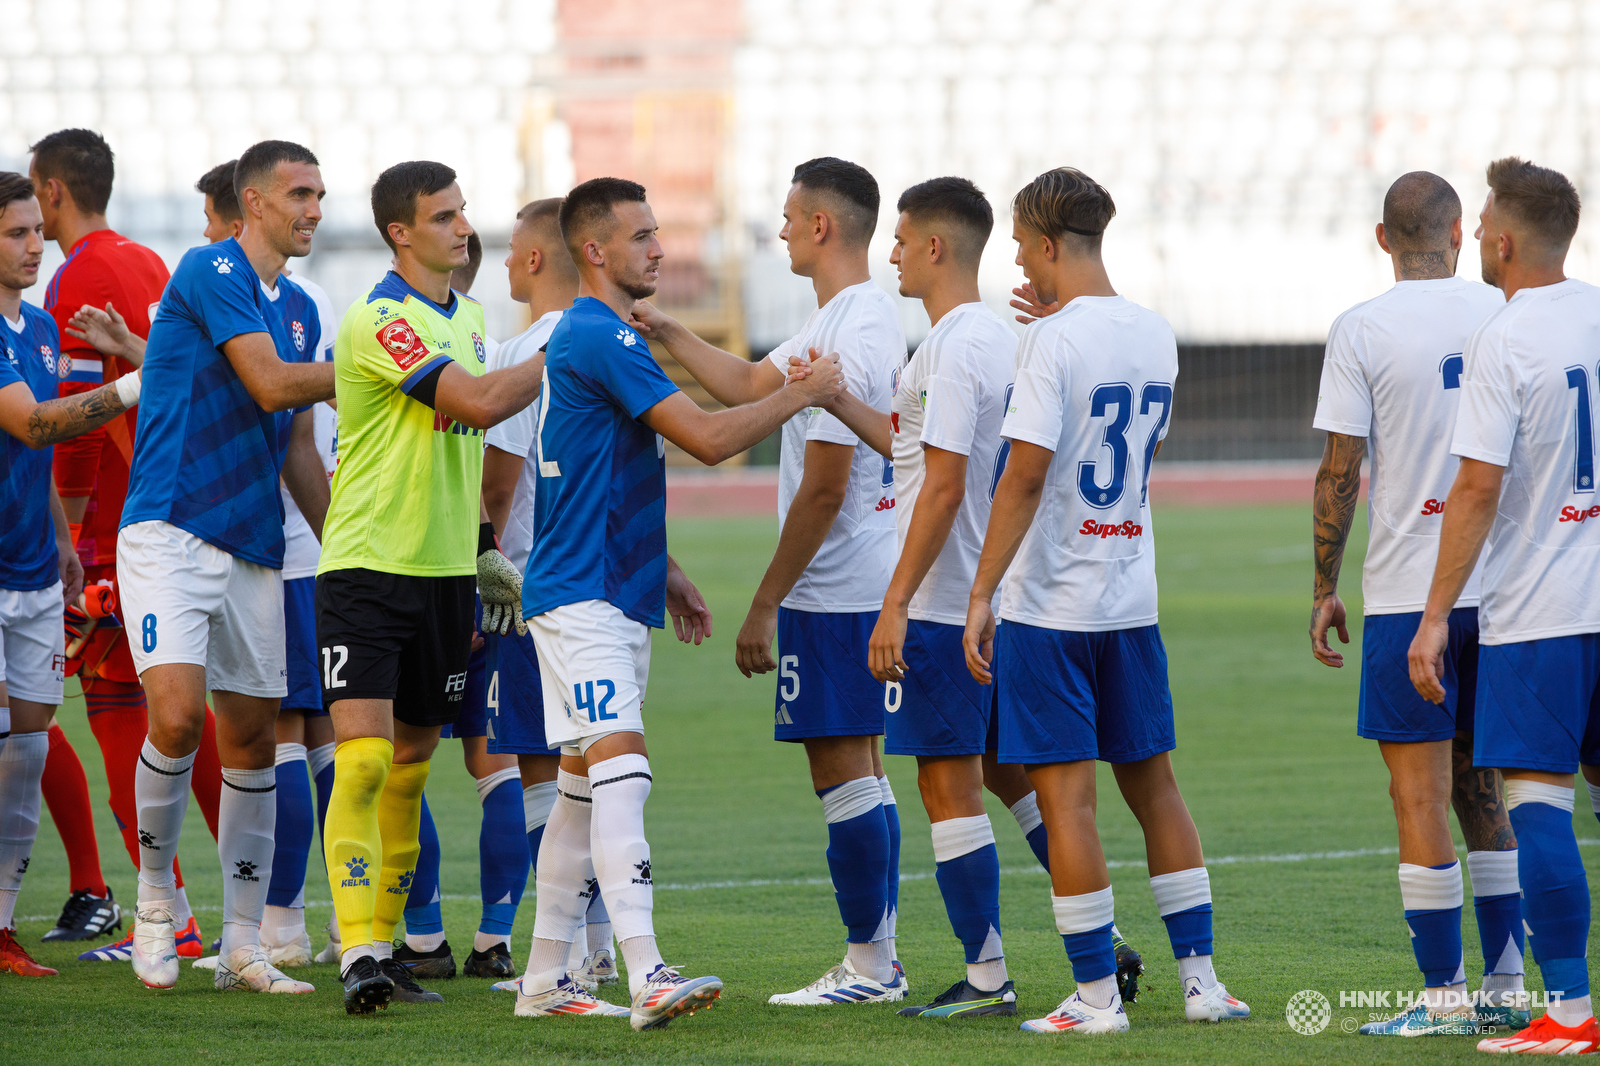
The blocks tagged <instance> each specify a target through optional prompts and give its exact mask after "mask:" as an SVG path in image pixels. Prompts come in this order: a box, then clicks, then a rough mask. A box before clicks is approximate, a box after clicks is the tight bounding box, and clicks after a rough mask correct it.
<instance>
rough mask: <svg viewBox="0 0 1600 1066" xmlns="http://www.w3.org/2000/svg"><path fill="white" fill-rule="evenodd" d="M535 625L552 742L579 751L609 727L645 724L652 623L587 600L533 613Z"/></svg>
mask: <svg viewBox="0 0 1600 1066" xmlns="http://www.w3.org/2000/svg"><path fill="white" fill-rule="evenodd" d="M528 628H529V629H530V630H532V631H533V646H534V649H535V650H536V651H537V652H538V653H539V675H540V678H541V680H542V681H543V685H544V736H545V742H546V743H547V744H549V745H550V746H551V747H555V746H556V745H557V744H559V745H561V750H562V753H563V754H566V755H579V754H582V753H583V752H585V751H587V750H588V749H589V745H591V744H593V743H594V742H595V741H597V740H599V739H600V738H601V737H603V736H606V735H607V734H610V733H643V732H644V717H643V714H642V712H643V709H644V690H645V686H646V685H647V684H648V683H649V680H650V628H649V627H648V626H645V625H641V624H640V623H638V622H635V621H634V620H633V619H631V618H628V617H627V616H626V615H624V614H623V613H622V612H621V611H619V610H617V609H616V608H615V607H613V606H612V605H611V604H609V603H607V602H606V601H605V600H583V601H582V602H580V603H569V604H567V605H566V606H565V607H557V608H556V609H555V610H553V611H547V612H546V613H544V614H539V615H534V616H533V617H532V618H530V619H528ZM557 708H560V710H559V711H558V710H557Z"/></svg>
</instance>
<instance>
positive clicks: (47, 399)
mask: <svg viewBox="0 0 1600 1066" xmlns="http://www.w3.org/2000/svg"><path fill="white" fill-rule="evenodd" d="M43 256H44V220H43V215H42V212H41V211H40V208H39V201H38V200H37V199H36V198H35V196H34V191H33V183H32V182H31V181H29V179H27V178H25V177H23V176H22V175H21V174H14V173H9V172H4V173H0V318H4V322H0V348H3V349H4V354H5V358H4V360H0V430H3V431H4V433H5V438H4V440H3V441H0V513H3V514H4V515H5V516H6V520H5V522H4V524H3V525H0V971H4V972H8V973H13V974H16V975H18V976H21V977H48V976H52V975H54V974H55V973H56V971H55V970H52V969H50V968H48V967H45V966H40V965H39V964H38V963H36V962H34V961H33V959H32V958H31V957H30V956H29V955H28V952H27V950H26V949H24V948H23V947H22V945H21V944H19V943H18V942H17V938H16V922H15V917H14V916H15V910H16V905H17V894H18V892H20V891H21V888H22V875H23V874H24V873H25V872H26V871H27V869H28V859H29V856H30V854H31V853H32V851H33V842H34V838H35V836H36V835H37V834H38V830H39V808H40V804H41V800H42V794H41V791H40V781H41V778H42V777H43V775H44V768H45V760H46V758H47V757H48V753H49V747H50V740H49V734H48V729H49V726H50V719H51V718H52V717H53V716H54V714H55V711H56V707H57V705H59V704H60V703H61V693H62V676H63V675H62V667H63V664H64V663H65V661H66V656H65V631H64V629H63V627H62V611H63V608H64V605H65V604H66V603H68V602H71V601H73V600H75V599H76V598H77V596H78V594H79V592H80V591H82V588H83V568H82V566H81V565H80V564H79V563H78V556H77V554H76V552H74V551H73V547H72V536H71V533H70V531H69V530H68V524H67V516H66V512H65V510H64V509H63V508H62V506H61V498H60V496H59V495H58V494H57V492H56V487H55V484H54V482H53V480H52V479H51V477H50V464H51V460H52V456H51V451H50V446H51V445H53V444H55V443H56V442H58V441H62V440H66V439H68V438H70V437H73V436H77V435H81V434H83V433H86V432H89V431H91V430H94V429H96V428H98V427H99V426H102V425H104V424H105V423H106V422H107V421H108V420H110V419H112V418H114V417H116V416H117V415H119V414H121V413H122V412H123V411H125V410H126V409H127V408H128V407H130V406H132V405H133V404H135V403H137V402H138V399H139V380H140V378H139V375H138V374H137V373H135V374H130V375H127V376H126V377H125V378H122V379H119V380H118V381H116V382H113V383H112V384H110V385H104V386H102V387H100V388H98V389H96V390H95V391H93V392H90V393H87V394H83V395H76V396H67V397H61V398H57V396H56V389H57V385H58V382H59V381H60V379H61V378H62V377H63V376H65V375H64V374H63V371H66V372H67V373H70V372H71V366H72V364H71V361H70V360H69V359H64V358H63V356H62V355H61V341H60V338H59V337H58V335H57V331H56V325H55V322H54V321H52V320H51V317H50V316H49V315H48V314H46V313H45V312H44V311H41V310H39V309H38V308H36V307H32V306H30V305H28V304H26V303H24V302H23V300H22V291H23V290H24V289H27V288H30V287H32V286H33V284H34V283H35V282H36V281H37V280H38V277H39V263H40V260H41V259H42V258H43Z"/></svg>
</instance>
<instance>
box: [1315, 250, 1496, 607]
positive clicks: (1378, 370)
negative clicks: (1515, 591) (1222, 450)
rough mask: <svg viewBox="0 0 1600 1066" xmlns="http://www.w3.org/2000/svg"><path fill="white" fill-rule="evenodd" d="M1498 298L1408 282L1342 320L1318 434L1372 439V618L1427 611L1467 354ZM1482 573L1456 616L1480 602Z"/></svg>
mask: <svg viewBox="0 0 1600 1066" xmlns="http://www.w3.org/2000/svg"><path fill="white" fill-rule="evenodd" d="M1505 302H1506V301H1505V297H1504V296H1502V295H1501V293H1500V290H1499V289H1495V288H1491V287H1490V286H1488V285H1483V284H1480V283H1478V282H1476V281H1468V280H1466V279H1465V278H1439V279H1430V280H1427V281H1400V282H1396V283H1395V286H1394V288H1392V289H1390V290H1389V291H1388V292H1386V293H1384V294H1383V295H1382V296H1378V297H1375V298H1373V299H1371V300H1368V301H1366V302H1365V303H1359V304H1356V306H1354V307H1352V308H1351V309H1350V310H1348V311H1346V312H1345V313H1344V314H1342V315H1340V316H1339V317H1338V318H1337V319H1335V320H1334V323H1333V328H1332V329H1330V330H1329V331H1328V347H1327V354H1326V355H1325V356H1324V357H1323V362H1322V386H1321V388H1320V389H1319V390H1318V395H1317V413H1316V417H1315V419H1314V420H1313V422H1312V425H1313V426H1314V427H1315V428H1317V429H1320V430H1323V431H1325V432H1328V433H1344V434H1347V435H1348V436H1352V437H1365V438H1367V454H1368V455H1369V456H1370V457H1371V463H1372V466H1371V470H1372V473H1371V478H1370V481H1369V484H1368V488H1367V528H1368V530H1369V532H1368V536H1367V560H1366V567H1365V569H1364V570H1363V572H1362V578H1361V599H1362V610H1363V611H1364V613H1366V614H1400V613H1402V612H1407V611H1420V610H1422V608H1423V606H1424V605H1425V604H1426V603H1427V600H1428V584H1429V582H1430V581H1432V579H1433V564H1434V560H1435V559H1436V558H1437V557H1438V554H1439V527H1440V524H1441V523H1442V522H1443V521H1444V518H1443V515H1444V501H1445V497H1446V496H1448V495H1449V494H1450V485H1451V483H1452V482H1454V481H1455V477H1456V467H1457V466H1459V465H1460V460H1458V459H1457V458H1456V457H1455V456H1453V455H1451V454H1450V449H1449V442H1450V434H1451V432H1452V430H1453V429H1454V428H1455V422H1456V406H1457V404H1458V403H1459V402H1460V400H1461V367H1462V359H1463V356H1462V353H1463V352H1465V351H1466V348H1467V341H1468V340H1469V339H1471V337H1472V334H1473V333H1474V332H1475V331H1476V330H1477V328H1478V327H1479V326H1481V325H1482V324H1483V320H1484V319H1486V318H1488V317H1489V316H1490V315H1491V314H1493V313H1494V312H1495V311H1497V310H1499V309H1500V308H1501V307H1504V306H1505ZM1478 578H1479V574H1478V571H1474V572H1473V574H1472V576H1471V577H1470V578H1468V580H1467V584H1466V587H1465V588H1464V589H1463V590H1462V592H1461V598H1460V599H1459V600H1457V601H1456V606H1457V607H1476V606H1477V605H1478Z"/></svg>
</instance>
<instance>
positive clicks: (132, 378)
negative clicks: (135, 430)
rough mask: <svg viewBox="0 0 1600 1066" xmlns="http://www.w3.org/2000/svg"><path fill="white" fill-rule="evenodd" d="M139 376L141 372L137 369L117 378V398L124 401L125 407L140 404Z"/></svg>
mask: <svg viewBox="0 0 1600 1066" xmlns="http://www.w3.org/2000/svg"><path fill="white" fill-rule="evenodd" d="M139 378H140V372H139V371H137V370H135V371H134V372H133V373H131V374H124V375H122V376H121V377H120V378H118V379H117V380H116V382H115V384H116V387H117V399H119V400H121V401H122V406H123V407H136V406H138V403H139Z"/></svg>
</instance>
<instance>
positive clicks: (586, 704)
mask: <svg viewBox="0 0 1600 1066" xmlns="http://www.w3.org/2000/svg"><path fill="white" fill-rule="evenodd" d="M597 691H598V693H599V696H600V700H599V702H598V703H596V702H595V694H596V692H597ZM616 694H617V686H616V685H615V684H613V683H612V682H610V681H608V680H606V679H605V678H601V679H600V680H599V681H580V682H578V683H577V684H575V685H573V686H572V702H573V704H574V705H575V706H574V707H568V708H567V717H568V718H571V717H572V716H573V712H574V710H576V711H577V712H579V713H582V712H585V711H587V712H588V714H589V721H591V722H609V721H613V720H614V719H615V718H616V717H617V714H616V712H615V711H608V710H606V708H607V707H608V706H610V704H611V697H613V696H615V695H616Z"/></svg>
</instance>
